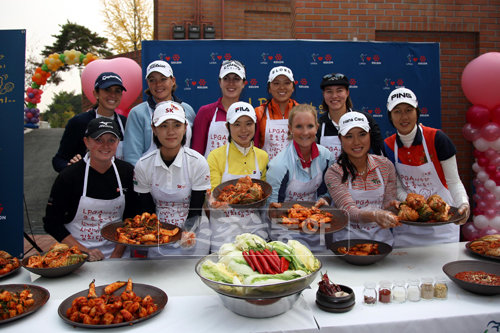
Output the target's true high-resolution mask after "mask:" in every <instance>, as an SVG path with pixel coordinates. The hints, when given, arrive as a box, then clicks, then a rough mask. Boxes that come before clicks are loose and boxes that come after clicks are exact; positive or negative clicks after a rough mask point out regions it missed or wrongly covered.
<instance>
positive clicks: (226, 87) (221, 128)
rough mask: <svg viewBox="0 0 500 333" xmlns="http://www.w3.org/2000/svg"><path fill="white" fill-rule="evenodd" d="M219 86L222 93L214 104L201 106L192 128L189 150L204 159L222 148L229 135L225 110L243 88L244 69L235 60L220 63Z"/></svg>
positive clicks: (236, 100) (235, 99)
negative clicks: (202, 156) (216, 149)
mask: <svg viewBox="0 0 500 333" xmlns="http://www.w3.org/2000/svg"><path fill="white" fill-rule="evenodd" d="M219 86H220V90H221V92H222V97H220V98H219V99H218V100H217V101H216V102H214V103H212V104H207V105H204V106H202V107H201V108H200V109H199V110H198V113H197V114H196V118H195V119H194V126H193V133H196V135H193V139H192V140H191V148H193V149H194V150H196V151H197V152H199V153H200V154H202V155H204V156H205V158H206V157H208V154H210V152H211V151H212V150H214V149H215V148H218V147H220V146H223V145H225V144H226V142H227V137H228V135H229V133H228V131H227V128H226V110H227V109H228V108H229V106H230V105H231V104H233V103H236V102H238V101H239V100H240V96H241V92H242V91H243V88H244V87H245V67H244V66H243V64H242V63H241V62H239V61H237V60H227V61H224V62H223V63H222V66H221V68H220V71H219Z"/></svg>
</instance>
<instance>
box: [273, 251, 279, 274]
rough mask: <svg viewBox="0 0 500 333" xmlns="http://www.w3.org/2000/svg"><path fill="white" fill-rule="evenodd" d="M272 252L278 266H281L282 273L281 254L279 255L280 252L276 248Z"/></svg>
mask: <svg viewBox="0 0 500 333" xmlns="http://www.w3.org/2000/svg"><path fill="white" fill-rule="evenodd" d="M272 254H273V258H274V261H276V263H277V264H278V267H279V270H278V272H280V273H281V259H280V256H279V255H278V252H276V250H273V252H272Z"/></svg>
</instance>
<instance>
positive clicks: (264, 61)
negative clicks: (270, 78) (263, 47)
mask: <svg viewBox="0 0 500 333" xmlns="http://www.w3.org/2000/svg"><path fill="white" fill-rule="evenodd" d="M268 56H269V53H266V52H262V53H261V54H260V64H261V65H267V60H268Z"/></svg>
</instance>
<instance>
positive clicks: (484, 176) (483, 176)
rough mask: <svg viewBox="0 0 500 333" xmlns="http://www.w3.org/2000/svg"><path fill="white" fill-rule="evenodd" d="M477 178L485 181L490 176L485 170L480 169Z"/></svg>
mask: <svg viewBox="0 0 500 333" xmlns="http://www.w3.org/2000/svg"><path fill="white" fill-rule="evenodd" d="M477 179H479V180H480V181H481V182H483V183H484V182H485V181H487V180H488V179H490V176H488V174H487V173H486V172H485V171H479V172H478V173H477Z"/></svg>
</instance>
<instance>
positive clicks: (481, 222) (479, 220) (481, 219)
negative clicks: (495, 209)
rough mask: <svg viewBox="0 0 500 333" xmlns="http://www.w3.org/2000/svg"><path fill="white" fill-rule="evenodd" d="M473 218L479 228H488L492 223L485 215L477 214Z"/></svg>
mask: <svg viewBox="0 0 500 333" xmlns="http://www.w3.org/2000/svg"><path fill="white" fill-rule="evenodd" d="M472 220H473V221H474V226H475V227H476V228H478V229H479V230H483V229H485V228H488V225H489V224H490V222H489V221H488V218H487V217H486V216H484V215H475V216H474V218H473V219H472Z"/></svg>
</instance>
